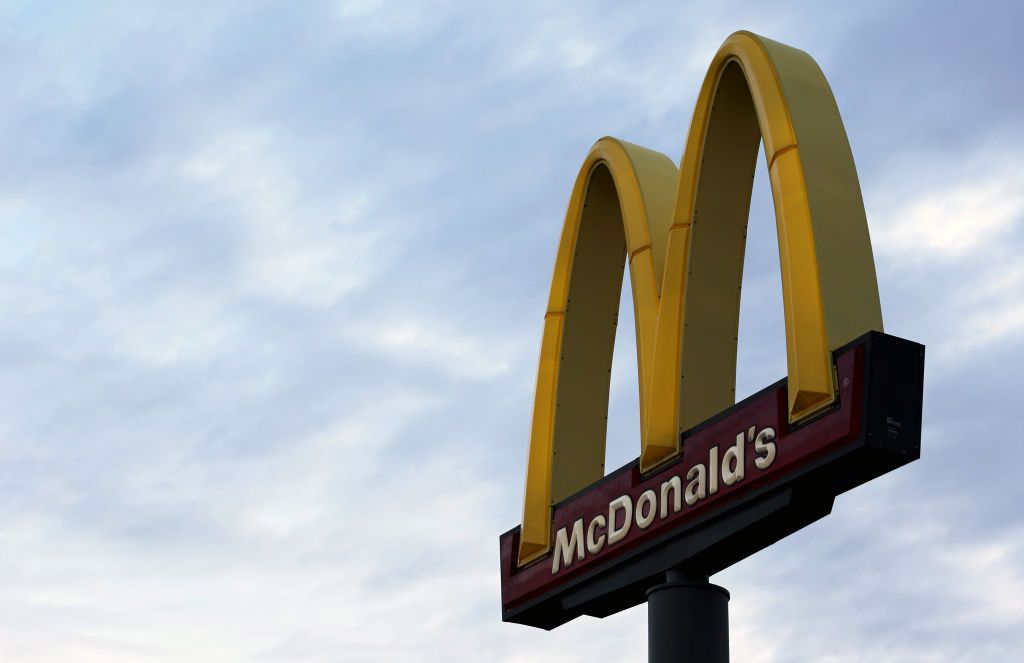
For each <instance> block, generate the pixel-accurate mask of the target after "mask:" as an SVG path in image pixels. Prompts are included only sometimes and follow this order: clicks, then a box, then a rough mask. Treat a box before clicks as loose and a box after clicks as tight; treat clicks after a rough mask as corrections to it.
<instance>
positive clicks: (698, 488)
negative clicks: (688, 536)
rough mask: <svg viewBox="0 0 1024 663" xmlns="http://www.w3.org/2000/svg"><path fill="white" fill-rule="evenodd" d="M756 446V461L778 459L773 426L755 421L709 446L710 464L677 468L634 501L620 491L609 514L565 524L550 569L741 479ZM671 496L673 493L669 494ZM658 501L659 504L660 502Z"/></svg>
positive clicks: (762, 464)
mask: <svg viewBox="0 0 1024 663" xmlns="http://www.w3.org/2000/svg"><path fill="white" fill-rule="evenodd" d="M748 444H752V445H753V447H754V454H753V455H754V458H753V460H754V467H755V468H756V469H758V470H767V469H768V468H769V467H771V465H772V463H774V462H775V456H776V448H775V430H774V429H773V428H763V429H761V430H760V431H757V427H756V426H751V427H750V428H748V429H747V430H746V431H745V432H741V433H737V435H736V438H735V441H734V443H733V444H732V445H730V446H729V447H728V448H727V449H726V450H725V452H724V453H719V448H718V446H717V445H716V446H713V447H711V449H710V450H709V451H708V459H707V464H706V465H705V464H704V463H697V464H695V465H693V466H692V467H690V468H689V469H688V470H687V471H686V475H685V476H686V479H685V489H684V488H683V485H684V480H683V478H682V477H681V476H680V475H678V474H676V475H673V476H671V477H669V478H668V479H666V480H664V481H663V482H662V483H661V486H660V490H655V489H654V488H649V489H647V490H644V491H643V492H642V493H641V494H640V496H639V497H638V498H637V500H636V504H634V503H633V498H632V497H630V496H629V495H620V496H619V497H616V498H615V499H614V500H612V501H611V502H609V503H608V515H607V519H606V517H605V514H604V513H598V514H596V515H594V516H593V517H592V518H591V519H590V522H589V523H588V524H587V526H586V527H585V528H584V519H583V518H582V517H581V518H577V519H576V520H575V521H574V522H573V524H572V532H571V533H570V532H569V528H568V527H562V528H561V529H559V530H558V531H557V532H556V533H555V551H554V555H552V560H551V573H552V575H553V574H556V573H558V572H559V571H560V570H562V569H563V568H566V567H569V566H571V565H572V564H573V562H574V561H580V562H582V561H583V560H584V559H585V558H586V555H587V554H588V553H589V554H590V555H597V554H598V553H600V552H601V551H602V550H604V549H605V548H607V547H610V546H613V545H615V544H616V543H618V542H620V541H622V540H623V539H625V538H626V535H627V534H629V531H630V528H631V527H632V526H633V525H634V524H635V525H636V526H637V527H638V528H639V529H647V528H649V527H651V526H652V525H654V524H655V522H656V521H657V520H664V519H666V518H668V517H670V516H671V515H674V514H677V513H679V512H680V511H682V509H683V503H684V502H685V503H686V506H688V507H694V506H697V505H698V504H699V503H700V502H701V500H703V499H705V498H707V497H708V496H709V495H714V494H715V493H717V492H718V491H719V490H720V489H721V488H728V487H729V486H734V485H736V484H738V483H739V482H741V481H743V479H744V477H745V476H746V471H747V466H746V462H747V445H748ZM670 496H671V499H670ZM659 501H660V504H659Z"/></svg>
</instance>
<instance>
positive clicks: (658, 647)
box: [647, 569, 729, 663]
mask: <svg viewBox="0 0 1024 663" xmlns="http://www.w3.org/2000/svg"><path fill="white" fill-rule="evenodd" d="M647 660H648V662H649V663H729V592H727V591H726V590H725V589H724V588H722V587H719V586H718V585H712V584H711V583H710V582H708V579H707V576H694V575H689V574H686V573H684V572H682V571H677V570H674V569H673V570H670V571H668V572H666V574H665V582H664V583H662V584H660V585H655V586H654V587H651V588H650V589H649V590H647Z"/></svg>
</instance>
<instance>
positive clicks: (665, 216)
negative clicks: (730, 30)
mask: <svg viewBox="0 0 1024 663" xmlns="http://www.w3.org/2000/svg"><path fill="white" fill-rule="evenodd" d="M761 142H763V144H764V148H765V156H766V159H767V161H768V166H769V172H770V176H771V185H772V196H773V200H774V204H775V213H776V222H777V229H778V238H779V256H780V264H781V271H782V285H783V301H784V306H785V320H786V352H787V365H788V372H789V383H788V386H789V408H790V420H791V421H794V422H795V421H800V420H802V419H805V418H807V417H810V416H813V415H814V414H816V413H817V412H819V411H821V409H822V408H825V407H827V406H828V405H830V404H831V403H833V402H834V400H835V394H836V385H835V384H834V379H835V378H834V375H833V370H832V361H831V352H832V350H834V349H836V348H837V347H839V346H840V345H842V344H844V343H846V342H848V341H850V340H852V339H854V338H856V337H858V336H860V335H861V334H863V333H865V332H867V331H869V330H872V329H874V330H879V331H881V330H882V317H881V308H880V305H879V300H878V288H877V283H876V279H875V269H874V261H873V257H872V254H871V240H870V237H869V236H868V229H867V221H866V218H865V215H864V206H863V202H862V201H861V195H860V185H859V183H858V181H857V173H856V168H855V166H854V163H853V156H852V153H851V152H850V146H849V142H848V140H847V137H846V132H845V130H844V129H843V125H842V120H841V119H840V117H839V111H838V108H837V106H836V103H835V99H834V98H833V96H832V92H831V90H830V88H829V86H828V83H827V81H826V80H825V77H824V75H823V74H822V73H821V70H820V69H819V68H818V66H817V64H816V63H815V62H814V60H813V59H812V58H811V57H810V56H808V55H807V54H806V53H804V52H803V51H799V50H797V49H794V48H790V47H788V46H784V45H782V44H779V43H777V42H773V41H771V40H768V39H764V38H763V37H758V36H757V35H753V34H751V33H748V32H738V33H736V34H734V35H732V36H730V37H729V38H728V39H727V40H726V41H725V43H724V44H723V45H722V47H721V49H719V51H718V53H717V54H716V55H715V57H714V59H713V61H712V64H711V67H710V68H709V70H708V74H707V76H706V77H705V79H704V82H703V84H702V86H701V92H700V95H699V97H698V100H697V105H696V108H695V109H694V114H693V120H692V123H691V125H690V131H689V135H688V137H687V142H686V149H685V151H684V153H683V158H682V161H681V164H680V168H679V170H678V171H676V169H675V167H674V166H673V165H672V163H671V161H670V160H669V159H668V158H667V157H665V156H664V155H661V154H658V153H656V152H652V151H650V150H646V149H644V148H641V147H637V146H635V145H630V144H628V143H623V142H620V141H616V140H614V139H610V138H604V139H601V140H600V141H598V142H597V143H596V144H595V145H594V147H593V149H592V150H591V152H590V154H589V155H588V156H587V158H586V160H585V161H584V164H583V167H582V168H581V169H580V174H579V176H578V177H577V180H576V184H575V186H574V188H573V193H572V196H571V197H570V200H569V208H568V210H567V212H566V219H565V226H564V228H563V232H562V238H561V243H560V245H559V250H558V254H557V258H556V261H555V270H554V277H553V279H552V284H551V296H550V298H549V302H548V312H547V315H546V317H545V323H544V337H543V341H542V346H541V359H540V367H539V370H538V376H537V393H536V399H535V402H534V414H533V417H534V419H533V427H532V429H531V439H530V455H529V462H528V466H527V476H526V496H525V500H524V506H523V526H522V530H521V537H520V550H519V563H520V564H526V563H528V562H530V561H531V560H533V559H536V558H538V557H540V556H543V555H545V554H546V553H547V551H548V550H549V549H550V541H551V520H550V518H551V516H550V514H551V506H552V504H553V503H554V502H556V501H558V500H561V499H563V498H565V497H567V496H569V495H570V494H572V493H573V492H576V491H577V490H580V489H582V488H584V487H586V486H587V485H589V484H590V483H592V482H594V481H595V480H597V479H599V478H600V477H601V476H602V475H603V473H604V470H603V466H604V447H605V429H606V418H607V408H608V386H609V382H608V380H609V374H610V370H611V359H612V357H611V354H612V347H613V345H614V339H615V328H616V324H617V315H618V311H617V308H618V297H619V291H620V289H621V282H622V269H623V266H624V262H626V263H628V265H629V268H630V275H631V280H632V284H633V303H634V311H635V316H636V317H635V324H636V331H637V364H638V372H639V382H640V384H639V388H640V410H641V412H640V421H641V431H640V440H641V451H640V466H641V470H642V471H645V472H646V471H649V470H650V469H652V468H654V467H656V466H657V465H659V464H661V463H664V462H666V461H668V460H671V459H672V458H674V457H675V456H676V455H677V454H678V453H679V441H680V433H681V432H682V431H683V430H685V429H687V428H690V427H692V426H694V425H696V424H698V423H700V422H701V421H703V420H705V419H706V418H708V417H710V416H713V415H714V414H716V413H717V412H719V411H721V410H723V409H725V408H727V407H729V406H730V405H732V403H733V402H734V400H735V378H736V342H737V330H738V324H739V301H740V300H739V296H740V292H739V290H740V284H741V281H742V274H743V259H744V252H745V238H746V223H747V215H748V212H749V204H750V193H751V187H752V183H753V173H754V166H755V160H756V157H757V151H758V146H759V144H760V143H761Z"/></svg>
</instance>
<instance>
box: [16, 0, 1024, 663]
mask: <svg viewBox="0 0 1024 663" xmlns="http://www.w3.org/2000/svg"><path fill="white" fill-rule="evenodd" d="M1022 25H1024V10H1022V9H1021V5H1020V4H1019V3H1015V2H1006V3H1003V4H989V3H984V2H957V3H940V2H934V1H927V2H925V1H922V2H907V3H897V2H890V1H884V2H883V1H873V0H867V1H859V2H844V3H807V4H806V5H805V6H801V5H797V4H794V3H785V2H778V1H776V2H771V3H753V2H751V3H742V2H741V3H737V2H724V1H722V0H710V1H708V2H687V3H681V2H668V3H663V4H662V5H660V6H647V5H646V4H641V3H630V2H600V3H599V2H588V3H577V4H576V5H575V6H574V7H569V6H568V5H566V4H564V3H544V2H540V3H537V2H530V1H528V0H527V1H519V2H512V3H508V2H505V3H482V2H463V3H454V2H436V3H435V2H431V3H427V2H420V1H414V0H410V1H407V2H405V1H399V2H373V1H355V0H343V1H341V2H335V3H321V2H307V3H276V4H270V3H259V2H238V3H225V2H221V3H212V2H195V3H188V2H177V3H147V4H146V5H145V6H144V5H143V3H139V2H134V1H126V2H121V3H117V2H107V3H101V2H89V3H86V2H80V3H75V2H64V3H56V2H52V3H51V2H45V3H43V2H28V1H26V2H6V3H4V4H3V5H0V74H2V80H3V81H4V88H5V89H4V95H3V101H2V102H0V233H2V240H3V241H2V242H0V302H2V304H3V309H4V312H5V314H4V315H3V316H2V318H0V357H2V360H3V362H2V365H3V370H2V371H0V658H2V659H3V660H5V661H7V660H10V661H139V660H141V661H175V662H177V661H245V660H267V661H399V660H411V661H442V660H443V661H451V660H456V661H494V662H498V661H547V660H558V661H561V662H565V663H569V662H573V661H587V662H588V663H589V662H592V661H594V660H603V661H619V660H622V661H642V660H645V657H646V610H645V608H644V607H643V606H640V607H637V608H634V609H632V610H629V611H626V612H624V613H621V614H619V615H616V616H614V617H611V618H608V619H605V620H596V619H591V618H586V617H585V618H580V619H578V620H576V621H573V622H571V623H569V624H567V625H565V626H563V627H561V628H559V629H558V630H557V631H554V632H551V633H548V632H544V631H539V630H536V629H532V628H529V627H525V626H520V625H513V624H503V623H501V620H500V614H501V611H500V599H499V590H498V587H499V578H498V535H499V533H501V532H504V531H505V530H507V529H509V528H511V527H512V526H514V525H516V524H517V523H518V522H519V517H520V509H521V500H522V483H523V475H524V466H525V459H526V450H527V443H528V430H529V425H530V414H531V409H532V399H533V388H534V381H535V379H536V363H537V356H538V350H539V347H540V335H541V328H542V321H543V314H544V311H545V304H546V300H547V294H548V287H549V285H550V278H551V268H552V265H553V260H554V254H555V249H556V245H557V240H558V237H559V233H560V229H561V225H562V221H563V213H564V209H565V204H566V201H567V200H568V196H569V192H570V189H571V186H572V183H573V179H574V178H575V176H576V172H577V169H578V168H579V166H580V164H581V162H582V160H583V157H584V156H585V155H586V153H587V151H588V149H589V147H590V145H591V144H592V143H593V142H594V141H595V140H596V139H598V138H599V137H601V136H604V135H613V136H616V137H619V138H623V139H626V140H629V141H632V142H635V143H639V144H642V145H645V146H647V147H651V148H653V149H657V150H660V151H663V152H665V153H666V154H668V155H669V156H670V157H672V159H673V160H676V161H678V159H679V158H680V156H681V153H682V148H683V143H684V139H685V136H686V131H687V128H688V126H689V122H690V116H691V113H692V110H693V104H694V102H695V100H696V95H697V92H698V89H699V85H700V81H701V80H702V78H703V76H704V73H705V71H706V68H707V66H708V64H709V63H710V61H711V58H712V56H713V55H714V53H715V51H716V49H717V48H718V46H719V44H721V42H722V41H723V40H724V39H725V38H726V36H728V35H729V34H730V33H731V32H733V31H735V30H738V29H749V30H753V31H755V32H758V33H760V34H763V35H765V36H768V37H770V38H773V39H776V40H779V41H782V42H785V43H788V44H791V45H793V46H796V47H799V48H802V49H804V50H806V51H808V52H809V53H811V54H812V55H813V56H814V57H815V58H816V59H817V61H818V62H819V64H820V65H821V66H822V68H823V70H824V71H825V74H826V76H827V77H828V79H829V81H830V82H831V85H832V87H833V90H834V92H835V95H836V98H837V100H838V102H839V107H840V110H841V112H842V114H843V117H844V120H845V123H846V128H847V131H848V133H849V136H850V141H851V144H852V146H853V152H854V156H855V158H856V161H857V165H858V169H859V173H860V178H861V185H862V188H863V191H864V198H865V203H866V207H867V212H868V219H869V223H870V228H871V234H872V239H873V242H874V247H875V256H876V259H877V265H878V275H879V285H880V288H881V296H882V305H883V311H884V315H885V324H886V331H887V332H889V333H892V334H895V335H898V336H903V337H906V338H910V339H913V340H916V341H919V342H922V343H925V344H926V345H927V348H928V350H927V352H928V359H927V364H926V396H925V405H924V408H925V410H924V437H923V441H922V445H923V449H922V458H921V460H920V461H918V462H916V463H913V464H912V465H909V466H907V467H905V468H902V469H900V470H899V471H897V472H894V473H892V474H890V475H887V476H885V477H883V478H881V479H879V480H877V481H874V482H872V483H871V484H868V485H865V486H863V487H861V488H858V489H856V490H854V491H852V492H851V493H848V494H846V495H843V496H841V497H840V498H839V499H838V500H837V502H836V506H835V509H834V511H833V514H832V515H831V516H830V517H828V518H826V519H825V520H823V521H821V522H819V523H817V524H814V525H812V526H811V527H809V528H807V529H805V530H803V531H801V532H799V533H797V534H795V535H793V536H791V537H790V538H788V539H786V540H785V541H783V542H780V543H779V544H777V545H775V546H773V547H772V548H771V549H769V550H765V551H763V552H761V553H758V554H757V555H755V556H753V557H751V558H749V559H747V560H745V561H743V562H741V563H739V564H738V565H736V566H735V567H733V568H731V569H729V570H727V571H726V572H724V573H721V574H719V575H718V576H716V577H715V580H716V582H718V583H720V584H722V585H724V586H726V587H727V588H728V589H729V590H731V592H732V601H731V604H730V611H731V637H732V640H731V642H732V650H733V660H735V661H743V662H748V663H783V662H794V663H795V662H797V661H819V662H827V663H851V662H855V661H885V662H888V661H910V662H922V663H923V662H936V661H962V660H979V661H981V660H985V661H995V660H1000V661H1018V660H1024V628H1022V625H1024V520H1022V505H1024V481H1021V479H1020V476H1019V469H1018V464H1019V463H1021V462H1022V461H1021V457H1020V446H1021V444H1022V440H1021V436H1022V433H1021V431H1022V427H1021V419H1020V417H1021V411H1022V409H1024V408H1022V404H1021V394H1022V389H1021V386H1020V384H1021V379H1022V378H1021V369H1022V367H1024V343H1022V340H1024V257H1022V256H1024V228H1022V221H1024V136H1022V134H1021V130H1022V128H1024V84H1022V74H1021V69H1020V67H1021V62H1022V59H1024V58H1022V56H1024V45H1022V42H1021V38H1020V28H1021V26H1022ZM764 175H765V172H764V164H763V163H761V165H760V171H759V174H758V177H757V180H756V185H755V192H754V203H753V209H752V214H751V220H750V244H749V246H748V258H747V262H746V273H745V275H744V285H743V291H744V300H743V308H742V316H741V333H740V367H739V375H738V389H739V392H740V394H741V395H746V394H749V393H752V392H754V391H756V390H758V389H760V388H761V387H764V386H767V385H768V384H770V383H771V382H773V381H774V380H776V379H778V378H780V377H783V376H784V374H785V366H786V362H785V340H784V332H783V320H782V308H781V285H780V280H779V272H778V254H777V250H776V247H775V239H774V232H775V230H774V216H773V213H772V209H771V202H770V191H769V189H768V186H767V182H766V179H767V178H766V177H765V176H764ZM624 305H625V306H626V307H627V310H624V311H623V315H626V316H631V312H630V310H628V307H629V305H630V302H629V299H628V298H626V299H625V302H624ZM620 330H621V333H620V337H619V339H617V344H616V345H617V349H618V351H617V353H616V360H615V368H614V371H613V388H612V403H611V418H610V423H609V449H608V456H609V458H608V465H609V467H617V466H619V465H621V464H623V463H625V462H627V461H628V460H630V459H632V458H634V457H635V456H636V455H637V453H638V450H639V444H638V423H637V422H638V415H637V388H636V365H635V353H634V350H633V338H632V325H622V326H621V327H620ZM597 657H600V658H597Z"/></svg>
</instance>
